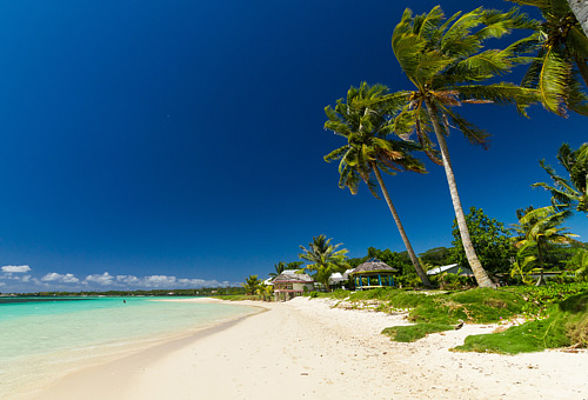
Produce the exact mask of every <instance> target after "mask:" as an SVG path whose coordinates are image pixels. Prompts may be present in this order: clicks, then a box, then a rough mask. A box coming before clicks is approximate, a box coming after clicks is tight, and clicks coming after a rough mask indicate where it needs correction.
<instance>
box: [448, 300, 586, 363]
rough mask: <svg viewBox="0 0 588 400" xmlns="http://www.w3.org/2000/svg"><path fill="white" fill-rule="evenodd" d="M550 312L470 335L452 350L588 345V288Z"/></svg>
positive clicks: (509, 351)
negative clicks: (497, 328)
mask: <svg viewBox="0 0 588 400" xmlns="http://www.w3.org/2000/svg"><path fill="white" fill-rule="evenodd" d="M547 315H548V317H546V318H544V319H538V320H534V321H530V322H526V323H524V324H522V325H519V326H513V327H511V328H509V329H507V330H506V331H504V332H500V333H490V334H484V335H471V336H468V337H467V338H466V339H465V342H464V344H463V345H462V346H458V347H456V348H454V349H452V350H455V351H475V352H481V353H503V354H517V353H528V352H535V351H542V350H545V349H549V348H557V347H565V346H570V345H574V344H579V345H580V346H582V347H587V346H588V292H587V293H582V294H578V295H574V296H572V297H569V298H568V299H566V300H564V301H563V302H561V303H559V304H556V305H553V306H551V307H550V309H549V310H548V311H547Z"/></svg>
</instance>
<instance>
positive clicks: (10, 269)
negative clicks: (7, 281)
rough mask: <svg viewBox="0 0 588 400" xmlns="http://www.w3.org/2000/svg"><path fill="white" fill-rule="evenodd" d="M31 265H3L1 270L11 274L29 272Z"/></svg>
mask: <svg viewBox="0 0 588 400" xmlns="http://www.w3.org/2000/svg"><path fill="white" fill-rule="evenodd" d="M30 270H31V267H29V266H28V265H5V266H3V267H2V272H6V273H11V274H22V273H25V272H29V271H30Z"/></svg>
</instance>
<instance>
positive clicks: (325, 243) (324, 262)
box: [299, 235, 348, 289]
mask: <svg viewBox="0 0 588 400" xmlns="http://www.w3.org/2000/svg"><path fill="white" fill-rule="evenodd" d="M331 240H332V239H327V237H326V236H325V235H319V236H314V237H313V238H312V242H311V243H309V245H308V249H307V248H306V247H304V246H302V245H300V249H301V250H302V253H301V254H299V257H300V258H301V259H302V260H306V261H307V262H308V263H307V265H306V268H308V269H310V270H312V271H316V274H315V279H316V280H317V281H318V282H321V283H322V284H324V285H325V287H326V288H327V289H328V288H329V277H330V276H331V274H332V273H334V272H340V271H342V270H344V269H345V267H346V263H345V259H346V258H347V257H346V254H347V252H348V250H347V249H341V250H337V249H338V248H339V247H341V246H342V245H343V244H342V243H339V244H331Z"/></svg>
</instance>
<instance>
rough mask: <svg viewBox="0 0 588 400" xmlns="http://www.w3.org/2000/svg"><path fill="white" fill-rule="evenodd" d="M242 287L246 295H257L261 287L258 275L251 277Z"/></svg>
mask: <svg viewBox="0 0 588 400" xmlns="http://www.w3.org/2000/svg"><path fill="white" fill-rule="evenodd" d="M242 285H243V287H244V288H245V293H247V294H255V293H257V289H259V288H260V287H261V281H260V280H259V279H257V275H249V276H248V277H247V279H246V280H245V283H243V284H242Z"/></svg>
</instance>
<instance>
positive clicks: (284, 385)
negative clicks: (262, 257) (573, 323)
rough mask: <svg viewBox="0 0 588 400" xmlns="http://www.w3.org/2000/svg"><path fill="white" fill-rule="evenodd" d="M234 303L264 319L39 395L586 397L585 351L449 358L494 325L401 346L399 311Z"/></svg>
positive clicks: (310, 303)
mask: <svg viewBox="0 0 588 400" xmlns="http://www.w3.org/2000/svg"><path fill="white" fill-rule="evenodd" d="M217 301H220V300H217ZM232 303H233V302H232ZM234 304H238V305H247V306H253V307H258V308H263V309H265V312H263V311H259V312H258V313H255V314H249V315H245V316H241V317H240V318H238V319H237V320H233V321H230V322H227V323H224V324H222V325H217V326H214V327H210V328H209V329H207V330H206V332H205V333H197V334H196V336H194V335H191V336H189V337H187V338H184V339H180V340H177V341H173V342H170V343H164V344H161V345H160V346H156V347H154V348H150V349H147V350H145V351H142V352H140V353H138V354H135V355H131V356H129V357H126V358H124V359H122V360H118V361H113V362H111V363H108V364H103V365H100V366H96V367H92V368H88V369H84V370H81V371H77V372H76V373H74V374H70V375H68V376H67V377H65V378H64V379H62V380H60V381H59V382H57V383H56V384H55V385H52V386H51V387H48V388H47V389H46V390H45V391H43V392H41V393H40V396H39V397H37V398H42V399H44V400H45V399H47V400H52V399H60V400H68V399H76V398H84V399H87V400H92V399H104V398H107V399H111V400H117V399H119V400H139V399H141V400H145V399H161V398H174V399H186V400H188V399H194V398H204V399H215V400H216V399H219V400H223V399H231V400H232V399H251V398H257V399H270V398H272V399H273V398H275V397H276V395H277V394H278V393H279V395H280V396H279V397H280V398H281V399H292V400H294V399H301V398H307V399H325V398H341V399H351V398H366V397H367V396H369V397H370V398H372V399H374V400H376V399H387V400H389V399H391V398H393V399H395V400H396V399H409V398H419V399H427V398H430V399H471V398H476V399H497V398H498V399H507V398H519V399H553V398H566V399H585V398H586V396H585V393H588V382H587V381H586V379H585V371H586V370H588V353H587V352H579V353H576V354H569V353H564V352H559V351H545V352H542V353H527V354H520V355H515V356H506V355H498V354H480V353H453V352H450V351H448V349H449V348H450V347H453V346H455V345H457V344H460V343H462V342H463V339H464V338H465V337H466V336H467V335H470V334H477V333H486V332H491V331H492V330H493V329H495V326H494V325H483V326H480V325H466V326H464V327H463V328H462V329H460V330H457V331H450V332H445V333H443V334H433V335H430V336H428V337H426V338H424V339H421V340H419V341H417V342H414V343H399V342H391V341H390V340H389V339H388V338H387V337H385V336H384V335H381V334H380V332H381V329H383V328H384V327H388V326H393V325H406V324H408V322H407V321H406V320H405V319H404V318H403V317H404V315H402V314H398V315H390V314H383V313H377V312H373V311H359V310H343V309H338V308H332V305H333V304H334V303H333V302H329V301H328V300H319V299H313V300H309V299H306V298H297V299H295V300H293V301H290V302H286V303H265V304H263V303H259V302H251V301H243V302H234Z"/></svg>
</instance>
